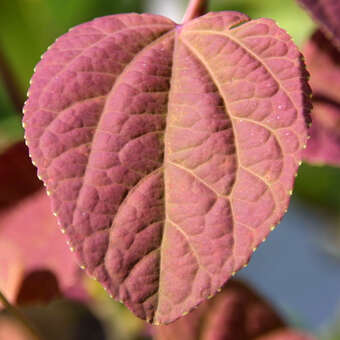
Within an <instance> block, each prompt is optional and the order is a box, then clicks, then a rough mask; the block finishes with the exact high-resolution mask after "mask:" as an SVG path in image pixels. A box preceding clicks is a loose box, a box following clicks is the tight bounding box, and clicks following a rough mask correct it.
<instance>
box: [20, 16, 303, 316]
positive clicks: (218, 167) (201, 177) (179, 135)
mask: <svg viewBox="0 0 340 340" xmlns="http://www.w3.org/2000/svg"><path fill="white" fill-rule="evenodd" d="M309 93H310V92H309V87H308V85H307V81H306V79H305V71H304V65H303V63H302V62H301V60H300V54H299V52H298V50H297V48H296V47H295V45H294V44H293V43H292V41H291V39H290V38H289V36H288V35H287V34H286V33H285V32H284V31H283V30H281V29H279V28H278V27H277V26H276V24H275V23H274V22H273V21H272V20H269V19H258V20H254V21H250V19H249V18H248V17H247V16H245V15H243V14H241V13H237V12H221V13H210V14H207V15H205V16H203V17H200V18H198V19H195V20H193V21H191V22H189V23H187V24H185V25H175V24H174V23H173V22H172V21H170V20H169V19H166V18H164V17H161V16H157V15H147V14H144V15H137V14H124V15H116V16H108V17H103V18H99V19H95V20H94V21H91V22H89V23H86V24H83V25H80V26H77V27H76V28H74V29H72V30H71V31H70V32H69V33H67V34H66V35H64V36H62V37H61V38H59V39H58V40H57V41H56V43H55V44H53V45H52V47H51V48H50V49H49V50H48V51H47V52H46V53H45V54H44V56H43V59H42V61H41V62H40V63H39V64H38V65H37V68H36V72H35V75H34V76H33V78H32V84H31V87H30V90H29V100H28V102H27V103H26V105H25V108H24V111H25V115H24V124H25V126H26V141H27V143H28V144H29V148H30V152H31V154H32V158H33V160H34V161H35V162H36V164H37V167H38V170H39V175H40V176H41V178H42V179H43V180H44V182H45V184H46V186H47V189H48V193H49V195H51V198H52V202H53V210H54V212H55V213H56V214H57V215H58V219H59V222H60V224H61V225H62V228H63V229H64V230H65V231H66V234H67V236H68V238H69V240H70V242H71V244H72V246H73V247H74V248H75V252H76V255H77V258H78V261H79V263H80V264H82V265H84V266H86V268H87V272H88V273H89V274H90V275H92V276H95V277H96V278H97V279H98V281H99V282H101V283H102V284H103V285H104V287H105V288H106V289H107V290H108V291H109V293H110V294H111V295H112V296H113V297H115V298H116V299H118V300H121V301H123V302H124V303H125V304H126V305H127V306H128V307H129V308H130V309H131V310H132V311H133V312H134V313H135V314H136V315H137V316H139V317H141V318H143V319H146V320H148V321H151V322H154V323H169V322H171V321H174V320H175V319H177V318H178V317H180V316H181V315H182V314H183V313H187V312H188V311H190V310H191V309H193V308H194V307H195V306H197V305H198V304H199V303H201V302H203V301H204V300H205V299H206V298H207V297H208V296H211V295H214V294H215V293H216V292H217V290H218V289H219V288H220V287H222V286H223V285H224V284H225V282H226V281H227V280H228V279H229V278H230V277H231V275H232V274H233V273H234V272H236V271H237V270H239V269H240V268H242V267H243V265H244V264H246V263H247V262H248V261H249V258H250V256H251V254H252V253H253V251H254V250H255V249H256V247H257V246H258V245H259V244H260V243H261V242H262V241H263V240H264V238H265V237H266V236H267V235H268V233H269V232H270V230H271V229H273V228H274V227H273V226H275V225H276V224H277V223H278V222H279V221H280V219H281V218H282V216H283V214H284V213H285V211H286V209H287V207H288V202H289V197H290V194H291V190H292V185H293V181H294V178H295V175H296V172H297V169H298V165H299V162H300V159H301V150H302V148H303V146H304V145H305V143H306V120H307V121H308V119H309V118H308V112H309Z"/></svg>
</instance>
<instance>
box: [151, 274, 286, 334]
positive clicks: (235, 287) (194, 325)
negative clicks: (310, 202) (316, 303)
mask: <svg viewBox="0 0 340 340" xmlns="http://www.w3.org/2000/svg"><path fill="white" fill-rule="evenodd" d="M283 326H284V324H283V321H282V320H281V318H280V317H279V316H278V315H277V313H276V312H275V311H274V310H273V309H272V308H271V307H270V306H269V305H268V304H267V303H266V302H265V301H264V300H263V299H262V298H261V297H259V296H258V295H257V294H256V293H255V292H253V291H252V290H251V289H249V288H248V287H247V286H246V285H244V284H242V283H240V282H238V281H233V280H232V281H230V282H229V283H228V284H227V285H226V287H225V288H223V290H222V292H221V293H220V294H218V295H217V296H216V297H214V298H213V299H211V300H209V301H206V302H204V303H203V304H202V305H201V306H199V307H198V308H197V309H196V310H195V311H193V312H192V313H190V314H189V315H188V316H186V317H184V318H182V319H180V320H178V321H176V322H174V323H173V324H171V325H167V326H160V327H154V332H155V335H154V339H155V340H173V339H186V340H234V339H238V340H248V339H249V340H250V339H255V338H257V337H258V336H260V335H262V334H266V333H268V332H270V331H273V330H275V329H278V328H281V327H283Z"/></svg>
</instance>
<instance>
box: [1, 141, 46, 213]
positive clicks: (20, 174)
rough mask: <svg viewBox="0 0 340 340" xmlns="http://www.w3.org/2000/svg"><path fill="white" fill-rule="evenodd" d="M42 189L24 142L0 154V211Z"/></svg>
mask: <svg viewBox="0 0 340 340" xmlns="http://www.w3.org/2000/svg"><path fill="white" fill-rule="evenodd" d="M41 187H42V183H41V182H40V181H39V180H38V178H37V170H36V168H35V167H34V166H33V165H32V163H31V160H30V159H29V157H28V150H27V147H26V146H25V144H24V142H19V143H17V144H14V145H13V146H11V147H10V148H8V149H7V150H6V151H5V152H4V153H2V154H0V188H1V191H0V193H1V194H0V211H2V210H3V209H5V208H8V207H9V206H10V205H12V204H14V203H16V202H18V201H19V200H20V199H22V198H24V197H26V196H28V195H30V194H32V193H33V192H35V191H36V190H38V189H39V188H41Z"/></svg>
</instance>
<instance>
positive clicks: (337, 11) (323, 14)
mask: <svg viewBox="0 0 340 340" xmlns="http://www.w3.org/2000/svg"><path fill="white" fill-rule="evenodd" d="M297 1H298V2H299V3H300V4H301V5H302V6H303V7H304V8H305V9H306V10H307V12H309V13H310V14H311V16H312V17H313V19H314V20H315V21H316V22H317V23H318V24H319V25H320V28H321V29H322V31H323V32H324V33H325V34H326V35H327V37H328V38H329V39H332V40H333V39H334V42H335V44H336V45H337V46H338V47H339V48H340V25H339V17H340V2H339V0H297Z"/></svg>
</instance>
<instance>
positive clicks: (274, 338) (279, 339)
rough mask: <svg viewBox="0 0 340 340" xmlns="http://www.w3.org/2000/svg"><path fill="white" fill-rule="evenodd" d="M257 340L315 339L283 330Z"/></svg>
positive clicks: (289, 330)
mask: <svg viewBox="0 0 340 340" xmlns="http://www.w3.org/2000/svg"><path fill="white" fill-rule="evenodd" d="M258 340H316V338H314V337H312V336H311V335H309V334H305V333H301V332H299V331H296V330H291V329H284V330H279V331H276V332H273V333H269V334H268V335H265V336H263V337H260V338H258Z"/></svg>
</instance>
